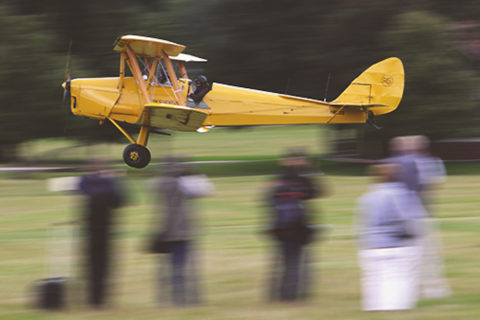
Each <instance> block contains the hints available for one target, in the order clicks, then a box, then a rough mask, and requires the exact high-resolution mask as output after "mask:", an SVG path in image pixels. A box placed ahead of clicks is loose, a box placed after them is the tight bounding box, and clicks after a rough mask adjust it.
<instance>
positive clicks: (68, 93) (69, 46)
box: [62, 41, 72, 135]
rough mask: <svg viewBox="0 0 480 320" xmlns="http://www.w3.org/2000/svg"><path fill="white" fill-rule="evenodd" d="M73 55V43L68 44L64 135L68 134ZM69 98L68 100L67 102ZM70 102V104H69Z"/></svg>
mask: <svg viewBox="0 0 480 320" xmlns="http://www.w3.org/2000/svg"><path fill="white" fill-rule="evenodd" d="M71 55H72V41H70V43H69V44H68V53H67V62H66V66H65V76H64V81H63V83H62V87H63V97H62V105H63V106H65V105H66V106H67V108H66V109H65V110H66V114H65V125H64V127H63V134H64V135H66V134H67V126H68V113H69V109H70V87H71V86H70V84H71V82H72V69H71V65H70V60H71ZM67 97H68V100H67ZM67 101H68V102H67Z"/></svg>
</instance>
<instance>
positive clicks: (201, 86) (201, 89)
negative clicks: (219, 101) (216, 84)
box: [188, 75, 212, 103]
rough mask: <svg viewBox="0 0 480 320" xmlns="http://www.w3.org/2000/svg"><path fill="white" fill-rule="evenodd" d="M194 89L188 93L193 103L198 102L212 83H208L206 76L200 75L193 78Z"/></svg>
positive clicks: (210, 87)
mask: <svg viewBox="0 0 480 320" xmlns="http://www.w3.org/2000/svg"><path fill="white" fill-rule="evenodd" d="M193 84H194V86H195V90H194V91H193V92H192V93H190V94H189V95H188V97H189V98H191V99H192V100H193V101H195V103H200V101H202V99H203V97H205V95H206V94H207V93H208V92H209V91H210V90H212V85H211V84H209V83H208V80H207V77H205V76H203V75H201V76H198V77H196V78H195V79H194V80H193Z"/></svg>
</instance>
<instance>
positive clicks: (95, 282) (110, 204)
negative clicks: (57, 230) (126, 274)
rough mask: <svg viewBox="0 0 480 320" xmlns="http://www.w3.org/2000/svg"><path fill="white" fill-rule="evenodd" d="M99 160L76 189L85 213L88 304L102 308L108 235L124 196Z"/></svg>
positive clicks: (105, 287)
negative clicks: (81, 196)
mask: <svg viewBox="0 0 480 320" xmlns="http://www.w3.org/2000/svg"><path fill="white" fill-rule="evenodd" d="M104 165H105V162H104V161H102V160H95V161H94V167H95V172H94V173H92V174H88V175H85V176H83V177H82V178H81V180H80V184H79V191H80V193H81V194H83V195H84V196H85V198H86V205H85V215H84V232H85V239H86V244H85V253H86V259H85V260H86V278H87V298H88V303H89V304H90V305H92V306H94V307H101V306H103V305H104V304H105V303H106V298H107V283H108V278H109V274H110V260H111V242H110V235H111V229H112V222H113V211H114V209H116V208H118V207H120V206H121V205H122V204H123V197H122V194H121V192H120V188H119V185H118V183H117V182H116V179H115V178H114V175H113V173H112V172H111V171H106V170H102V169H101V168H102V167H103V166H104Z"/></svg>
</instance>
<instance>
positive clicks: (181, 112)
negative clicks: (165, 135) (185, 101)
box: [139, 103, 207, 131]
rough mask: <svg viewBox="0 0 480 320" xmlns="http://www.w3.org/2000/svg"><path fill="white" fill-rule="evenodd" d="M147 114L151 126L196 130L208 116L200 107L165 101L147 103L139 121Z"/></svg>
mask: <svg viewBox="0 0 480 320" xmlns="http://www.w3.org/2000/svg"><path fill="white" fill-rule="evenodd" d="M146 115H148V119H147V123H148V124H149V126H151V127H155V128H161V129H170V130H176V131H196V130H197V129H199V128H200V127H202V125H203V122H204V121H205V118H206V117H207V113H206V112H204V111H201V110H198V109H194V108H190V107H183V106H177V105H171V104H163V103H149V104H146V105H145V108H144V111H143V114H142V117H140V120H139V123H142V122H143V121H144V119H143V118H144V117H145V116H146Z"/></svg>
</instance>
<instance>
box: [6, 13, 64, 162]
mask: <svg viewBox="0 0 480 320" xmlns="http://www.w3.org/2000/svg"><path fill="white" fill-rule="evenodd" d="M46 18H47V17H46V16H45V15H31V16H28V17H27V16H23V15H17V14H15V13H14V12H13V11H12V10H11V8H9V7H7V6H5V5H1V6H0V36H1V38H2V41H1V43H0V52H1V56H2V59H1V60H0V83H1V85H2V87H1V90H0V114H1V115H0V128H1V134H0V146H1V147H0V160H4V161H9V160H13V159H15V146H16V145H17V144H18V143H20V142H22V141H25V140H29V139H34V138H39V137H47V136H55V135H58V131H57V129H58V121H59V119H60V117H61V115H62V114H64V112H63V110H62V109H61V97H62V89H61V88H60V83H59V81H58V79H62V78H63V70H62V65H63V64H64V59H63V57H60V56H58V55H55V54H52V52H51V51H50V48H51V47H52V46H54V39H55V35H54V34H53V33H52V32H51V30H49V29H48V28H46V24H45V22H44V21H45V19H46ZM52 102H55V103H52Z"/></svg>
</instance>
